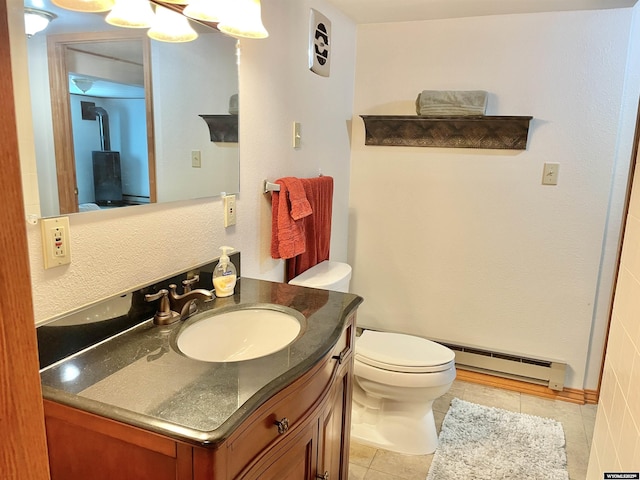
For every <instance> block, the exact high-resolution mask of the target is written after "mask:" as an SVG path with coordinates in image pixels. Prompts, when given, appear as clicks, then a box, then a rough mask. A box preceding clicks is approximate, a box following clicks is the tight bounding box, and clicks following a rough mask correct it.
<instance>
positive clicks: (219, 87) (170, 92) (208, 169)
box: [151, 32, 240, 202]
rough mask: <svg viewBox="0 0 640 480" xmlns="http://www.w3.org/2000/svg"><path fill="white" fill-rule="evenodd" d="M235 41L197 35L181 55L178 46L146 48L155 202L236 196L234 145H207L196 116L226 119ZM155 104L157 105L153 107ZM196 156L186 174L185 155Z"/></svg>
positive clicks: (205, 130)
mask: <svg viewBox="0 0 640 480" xmlns="http://www.w3.org/2000/svg"><path fill="white" fill-rule="evenodd" d="M235 44H236V41H235V39H233V38H231V37H228V36H226V35H221V34H219V33H215V32H212V33H206V34H205V33H202V34H200V36H199V37H198V39H197V40H195V41H194V42H190V43H189V48H188V49H185V46H184V45H182V44H173V43H162V42H152V46H151V52H152V58H151V65H152V69H153V75H152V76H153V79H154V81H153V95H154V112H153V113H154V128H155V135H156V138H158V139H162V141H160V142H157V143H156V146H157V148H156V166H157V169H156V171H157V178H156V183H157V194H158V201H160V202H166V201H172V200H176V199H180V198H185V194H184V191H183V190H184V186H185V185H189V189H190V194H191V198H199V197H206V196H210V195H212V194H214V193H215V194H216V195H219V194H220V192H227V193H236V192H237V191H238V186H239V185H240V178H239V175H240V172H239V171H238V167H237V166H238V162H237V158H238V144H235V143H215V142H212V141H211V137H210V133H209V127H208V126H207V124H206V123H205V121H204V120H203V119H202V118H200V116H199V115H201V114H205V115H206V114H227V113H228V112H229V97H231V95H233V94H236V93H238V82H237V77H236V76H235V75H229V74H228V72H233V71H234V69H236V68H237V65H236V64H237V61H236V55H235ZM156 99H157V100H160V99H161V101H156ZM192 150H199V151H200V154H201V168H192V166H191V151H192Z"/></svg>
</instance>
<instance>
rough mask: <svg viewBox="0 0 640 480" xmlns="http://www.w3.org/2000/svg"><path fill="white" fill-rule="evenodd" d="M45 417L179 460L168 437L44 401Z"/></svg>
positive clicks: (174, 445) (174, 443)
mask: <svg viewBox="0 0 640 480" xmlns="http://www.w3.org/2000/svg"><path fill="white" fill-rule="evenodd" d="M44 408H45V416H46V417H47V418H56V419H58V420H61V421H63V422H66V423H68V424H71V425H74V426H77V427H80V428H85V429H87V430H91V431H93V432H96V433H99V434H101V435H105V436H108V437H112V438H116V439H118V440H123V441H125V442H128V443H134V444H136V445H139V446H141V447H143V448H145V449H147V450H151V451H154V452H158V453H161V454H163V455H166V456H168V457H172V458H177V452H176V442H175V440H171V439H170V438H168V437H164V436H162V435H158V434H156V433H153V432H149V431H147V430H142V429H140V428H137V427H132V426H131V425H125V424H122V423H119V422H116V421H115V420H110V419H108V418H105V417H101V416H99V415H94V414H93V413H89V412H85V411H82V410H78V409H75V408H72V407H68V406H66V405H62V404H60V403H56V402H52V401H50V400H44Z"/></svg>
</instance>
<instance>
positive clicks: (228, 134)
mask: <svg viewBox="0 0 640 480" xmlns="http://www.w3.org/2000/svg"><path fill="white" fill-rule="evenodd" d="M200 116H201V117H202V118H203V120H204V121H205V122H207V125H208V126H209V134H210V135H211V141H212V142H228V143H237V142H238V115H200Z"/></svg>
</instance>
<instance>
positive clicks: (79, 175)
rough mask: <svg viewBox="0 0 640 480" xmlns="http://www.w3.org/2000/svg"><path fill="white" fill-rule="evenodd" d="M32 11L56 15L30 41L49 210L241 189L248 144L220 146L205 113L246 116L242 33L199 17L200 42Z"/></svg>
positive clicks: (44, 202) (97, 19)
mask: <svg viewBox="0 0 640 480" xmlns="http://www.w3.org/2000/svg"><path fill="white" fill-rule="evenodd" d="M25 6H27V7H36V8H39V9H43V10H46V11H49V12H51V13H54V14H55V15H56V16H57V18H55V19H54V20H53V21H52V22H51V23H50V25H49V27H48V28H47V29H46V30H44V31H43V32H39V33H37V34H35V35H33V36H32V37H30V38H28V39H27V51H28V57H29V58H28V63H29V78H30V91H31V101H32V110H33V124H34V139H35V151H36V163H37V169H38V189H39V194H40V208H41V214H42V216H43V217H48V216H55V215H61V214H68V213H74V212H82V211H87V210H100V209H106V208H115V207H122V206H130V205H139V204H146V203H156V202H169V201H175V200H186V199H193V198H202V197H210V196H217V195H220V194H221V193H222V192H227V193H237V192H239V173H240V172H239V143H238V142H237V141H212V140H211V134H210V130H209V127H208V125H207V122H205V121H204V120H203V118H202V117H201V116H200V115H230V116H231V117H234V116H235V115H237V111H236V110H233V111H232V113H233V114H231V113H230V99H231V97H232V96H234V95H237V93H238V68H237V56H236V40H235V39H234V38H231V37H229V36H226V35H224V34H221V33H220V32H219V31H218V30H216V29H214V28H211V27H208V26H204V25H200V24H197V23H195V22H191V24H192V26H193V28H194V29H195V30H196V31H197V32H198V38H197V39H196V40H194V41H192V42H186V43H166V42H159V41H155V40H150V39H149V38H148V37H147V35H146V30H144V29H142V30H141V29H129V28H117V27H112V26H110V25H108V24H107V23H106V22H105V21H104V16H105V14H93V13H77V12H71V11H68V10H63V9H60V8H57V7H55V6H53V5H52V4H51V3H50V1H49V0H44V1H40V2H38V5H37V6H35V5H29V4H26V5H25ZM236 98H237V97H236ZM236 118H237V117H236ZM236 124H237V121H236Z"/></svg>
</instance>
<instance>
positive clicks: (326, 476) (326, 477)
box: [316, 472, 329, 480]
mask: <svg viewBox="0 0 640 480" xmlns="http://www.w3.org/2000/svg"><path fill="white" fill-rule="evenodd" d="M316 478H319V479H320V480H329V472H324V474H322V475H320V474H319V473H318V474H317V475H316Z"/></svg>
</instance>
